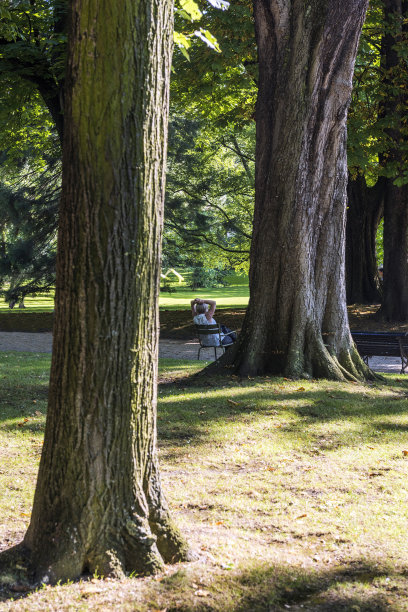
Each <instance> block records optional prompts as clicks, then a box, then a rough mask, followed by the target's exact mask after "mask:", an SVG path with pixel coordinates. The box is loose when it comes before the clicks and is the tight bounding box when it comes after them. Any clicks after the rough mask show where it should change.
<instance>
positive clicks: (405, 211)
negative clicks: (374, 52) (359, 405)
mask: <svg viewBox="0 0 408 612" xmlns="http://www.w3.org/2000/svg"><path fill="white" fill-rule="evenodd" d="M384 16H385V34H384V36H383V39H382V48H381V59H382V67H383V70H384V76H383V81H384V94H385V95H384V98H383V101H382V108H381V112H382V115H383V120H384V124H385V125H384V131H385V133H386V136H387V139H388V147H387V150H386V151H385V152H384V153H383V157H384V158H385V179H384V183H385V185H384V297H383V303H382V307H381V312H380V316H382V317H383V318H384V319H385V320H387V321H408V170H407V162H408V94H407V73H408V2H407V1H406V0H402V1H401V0H384Z"/></svg>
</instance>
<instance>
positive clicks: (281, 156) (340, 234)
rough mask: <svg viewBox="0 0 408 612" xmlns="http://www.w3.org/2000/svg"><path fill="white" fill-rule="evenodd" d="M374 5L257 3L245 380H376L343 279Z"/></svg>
mask: <svg viewBox="0 0 408 612" xmlns="http://www.w3.org/2000/svg"><path fill="white" fill-rule="evenodd" d="M366 8H367V0H344V1H343V2H338V1H337V0H315V1H314V2H301V1H300V0H286V1H284V2H281V1H279V0H254V10H255V25H256V35H257V43H258V54H259V93H258V102H257V110H256V121H257V144H256V197H255V200H256V201H255V215H254V233H253V238H252V248H251V268H250V301H249V306H248V309H247V314H246V317H245V321H244V326H243V331H242V334H241V339H240V342H239V344H238V345H237V347H235V349H234V350H233V351H232V352H231V353H230V355H229V356H226V357H225V360H226V361H233V365H234V368H235V369H236V370H238V371H239V372H240V373H242V374H262V373H265V372H271V373H284V374H286V375H287V376H302V375H308V376H319V377H329V378H333V379H344V378H357V377H363V376H365V375H367V376H369V375H370V373H369V370H368V369H367V368H366V367H365V366H364V364H363V363H362V361H361V359H360V358H359V356H358V353H357V351H356V349H355V348H354V345H353V342H352V339H351V336H350V331H349V326H348V318H347V309H346V296H345V280H344V242H345V196H346V184H347V168H346V116H347V109H348V105H349V101H350V96H351V87H352V76H353V68H354V61H355V56H356V52H357V45H358V40H359V35H360V31H361V28H362V24H363V20H364V16H365V11H366Z"/></svg>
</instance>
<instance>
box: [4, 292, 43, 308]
mask: <svg viewBox="0 0 408 612" xmlns="http://www.w3.org/2000/svg"><path fill="white" fill-rule="evenodd" d="M24 306H25V308H24V309H20V308H19V307H18V304H16V306H14V308H12V309H11V308H9V305H8V303H7V302H5V301H4V298H3V299H0V313H1V312H3V311H6V312H13V313H14V312H15V313H18V312H20V313H21V312H52V311H53V310H54V292H53V291H50V292H49V293H39V294H38V295H36V296H27V297H26V298H25V300H24Z"/></svg>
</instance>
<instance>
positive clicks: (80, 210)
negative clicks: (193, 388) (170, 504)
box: [24, 0, 186, 582]
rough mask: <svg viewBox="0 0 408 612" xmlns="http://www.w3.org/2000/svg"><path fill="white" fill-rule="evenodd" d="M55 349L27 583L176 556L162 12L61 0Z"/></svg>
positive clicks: (152, 0) (168, 29) (147, 5)
mask: <svg viewBox="0 0 408 612" xmlns="http://www.w3.org/2000/svg"><path fill="white" fill-rule="evenodd" d="M71 7H72V15H71V26H70V45H69V56H68V57H69V60H68V73H67V88H66V107H65V141H64V154H63V187H62V190H63V196H62V202H61V210H60V229H59V248H58V261H57V289H56V311H55V327H54V347H53V357H52V367H51V382H50V397H49V408H48V416H47V425H46V432H45V442H44V450H43V454H42V458H41V464H40V471H39V476H38V483H37V488H36V493H35V499H34V508H33V513H32V518H31V523H30V526H29V529H28V532H27V534H26V537H25V541H24V543H25V545H26V546H27V547H28V548H29V549H30V550H31V553H32V558H33V563H34V566H35V567H36V568H37V573H38V578H39V579H40V580H42V581H45V582H48V581H50V582H55V581H57V580H59V579H62V580H66V579H68V578H74V577H76V576H79V575H80V574H81V572H83V571H84V570H89V571H90V572H91V573H92V572H94V571H97V572H98V574H103V575H108V574H110V575H116V576H120V575H121V574H122V573H123V571H125V570H126V571H136V572H143V573H145V572H152V571H155V570H157V569H158V568H160V567H161V565H162V563H163V560H164V561H174V560H178V559H181V558H184V557H185V555H186V547H185V544H184V542H183V540H182V538H181V536H180V534H179V532H178V531H177V529H176V528H175V527H174V526H173V525H172V523H171V521H170V517H169V512H168V508H167V506H166V503H165V500H164V499H163V496H162V492H161V487H160V479H159V473H158V465H157V456H156V386H157V385H156V382H157V381H156V376H157V349H158V286H159V260H160V242H161V228H162V214H163V190H164V159H165V152H166V134H167V114H168V88H169V77H170V61H171V49H172V42H171V41H172V4H171V2H170V0H121V1H120V2H119V1H118V0H102V1H101V2H99V3H96V4H95V3H89V2H86V1H85V0H73V2H72V4H71Z"/></svg>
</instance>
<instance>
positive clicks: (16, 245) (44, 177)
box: [0, 161, 60, 308]
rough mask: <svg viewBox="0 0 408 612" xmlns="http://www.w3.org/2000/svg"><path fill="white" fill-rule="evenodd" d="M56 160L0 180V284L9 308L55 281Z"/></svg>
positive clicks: (58, 189) (58, 180) (58, 165)
mask: <svg viewBox="0 0 408 612" xmlns="http://www.w3.org/2000/svg"><path fill="white" fill-rule="evenodd" d="M59 197H60V164H59V162H52V161H50V162H49V163H48V164H47V165H46V167H45V168H44V169H43V170H42V171H41V172H38V171H35V170H33V171H31V172H30V171H29V169H28V168H27V167H24V168H23V170H22V171H21V172H17V171H14V177H13V183H11V182H10V178H8V180H4V182H3V183H1V182H0V218H1V221H0V231H1V234H0V287H3V290H2V292H0V293H3V295H4V297H5V300H6V301H7V302H9V304H10V307H11V308H12V307H13V306H14V305H15V303H16V302H19V303H20V306H23V304H24V298H25V297H26V296H27V295H35V294H36V293H39V292H44V291H48V290H50V288H51V287H52V286H53V285H54V283H55V256H56V231H57V219H58V215H57V209H58V203H59Z"/></svg>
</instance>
